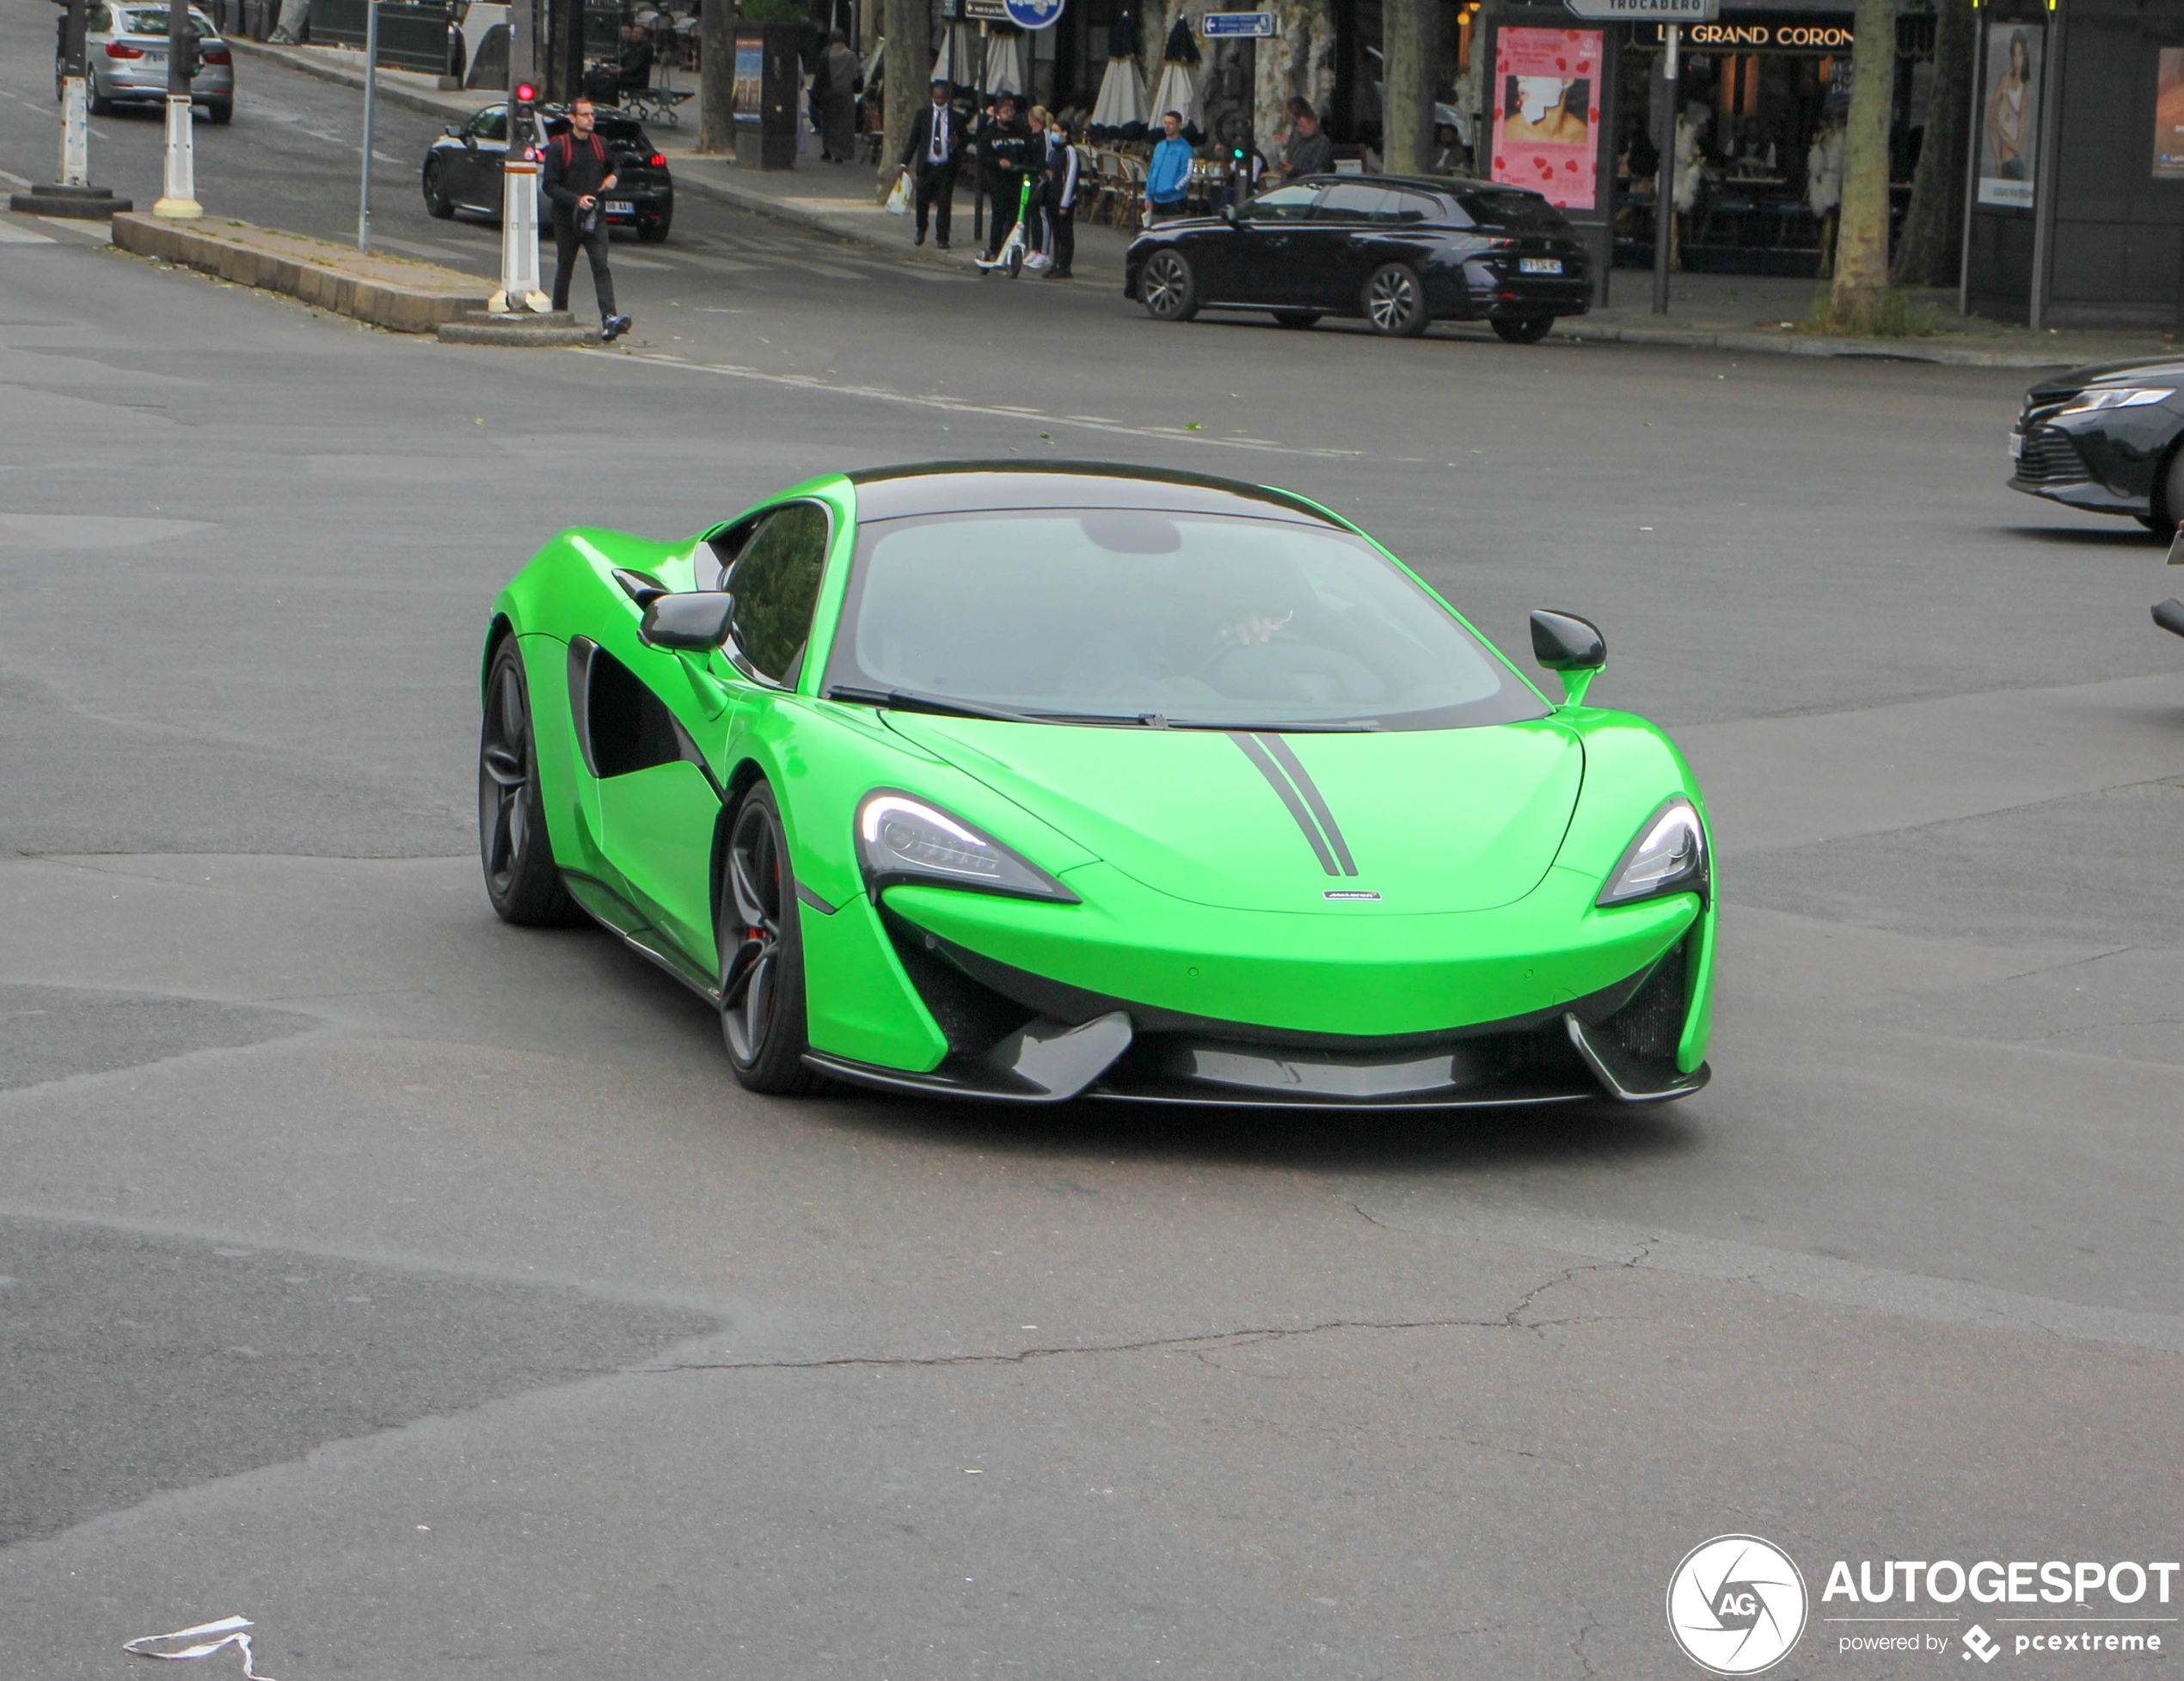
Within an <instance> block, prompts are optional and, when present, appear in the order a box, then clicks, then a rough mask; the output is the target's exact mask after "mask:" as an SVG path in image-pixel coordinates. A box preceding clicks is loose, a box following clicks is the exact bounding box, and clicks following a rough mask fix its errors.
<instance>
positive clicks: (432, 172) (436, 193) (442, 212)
mask: <svg viewBox="0 0 2184 1681" xmlns="http://www.w3.org/2000/svg"><path fill="white" fill-rule="evenodd" d="M425 212H426V215H428V216H436V217H438V218H439V219H440V220H441V221H443V222H445V221H446V220H447V219H448V218H450V217H451V216H452V215H454V214H455V200H454V199H451V198H449V197H448V195H447V167H446V166H445V164H443V163H441V162H440V161H439V159H438V158H437V157H433V158H427V159H426V162H425Z"/></svg>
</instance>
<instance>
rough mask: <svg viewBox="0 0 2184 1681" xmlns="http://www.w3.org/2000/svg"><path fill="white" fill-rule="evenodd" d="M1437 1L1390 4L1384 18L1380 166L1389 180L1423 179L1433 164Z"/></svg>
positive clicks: (1410, 0)
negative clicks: (1397, 177) (1398, 177)
mask: <svg viewBox="0 0 2184 1681" xmlns="http://www.w3.org/2000/svg"><path fill="white" fill-rule="evenodd" d="M1439 10H1440V7H1439V4H1438V3H1437V0H1386V3H1385V4H1384V5H1383V7H1382V9H1381V13H1380V20H1381V22H1380V28H1381V52H1382V58H1381V67H1382V69H1383V71H1385V72H1386V74H1387V78H1388V79H1387V82H1386V83H1385V84H1384V86H1385V89H1386V94H1385V96H1384V97H1383V100H1382V101H1381V134H1380V165H1381V168H1383V169H1385V170H1386V171H1387V172H1388V173H1389V174H1390V175H1420V174H1422V173H1424V171H1425V169H1426V165H1427V163H1430V162H1431V161H1432V156H1433V154H1432V138H1433V122H1432V117H1433V75H1434V71H1435V69H1436V68H1437V66H1436V65H1435V64H1434V61H1433V56H1434V55H1433V47H1434V36H1435V33H1436V32H1435V28H1434V26H1435V24H1436V23H1437V22H1438V21H1439Z"/></svg>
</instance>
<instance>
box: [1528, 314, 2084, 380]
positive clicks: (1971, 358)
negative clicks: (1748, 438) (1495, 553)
mask: <svg viewBox="0 0 2184 1681" xmlns="http://www.w3.org/2000/svg"><path fill="white" fill-rule="evenodd" d="M1555 337H1556V338H1558V339H1568V340H1571V341H1572V342H1574V343H1583V342H1590V343H1594V344H1631V345H1660V346H1664V347H1670V348H1673V349H1678V350H1733V351H1739V352H1741V353H1745V354H1747V355H1760V356H1816V357H1825V358H1834V359H1864V360H1866V361H1869V362H1923V363H1926V364H1928V365H1941V366H1943V367H1954V368H2074V367H2077V366H2078V365H2081V364H2082V363H2083V362H2084V361H2086V360H2087V359H2088V358H2087V355H2086V354H2085V353H2071V351H2070V350H2068V349H2064V348H2060V347H2058V349H2056V350H2054V351H2034V350H1975V349H1972V347H1969V346H1966V345H1929V344H1927V343H1926V342H1925V341H1924V340H1920V339H1797V338H1788V337H1777V336H1776V335H1775V334H1769V333H1749V332H1741V333H1740V332H1709V331H1707V330H1706V329H1705V328H1690V329H1684V328H1674V327H1617V326H1614V325H1611V324H1609V323H1605V322H1602V323H1595V324H1585V318H1584V317H1583V316H1580V317H1578V319H1577V320H1576V321H1575V322H1556V323H1555Z"/></svg>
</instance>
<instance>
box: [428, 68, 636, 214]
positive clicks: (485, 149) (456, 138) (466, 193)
mask: <svg viewBox="0 0 2184 1681" xmlns="http://www.w3.org/2000/svg"><path fill="white" fill-rule="evenodd" d="M542 114H543V116H544V117H545V119H546V132H547V134H548V135H549V137H551V136H553V135H555V134H562V133H566V132H567V131H568V119H567V117H566V116H564V115H563V114H562V113H561V111H560V109H559V108H558V107H554V106H550V105H549V106H548V107H545V110H544V111H543V113H542ZM598 136H599V138H600V139H601V140H602V141H603V142H604V144H605V145H606V148H607V156H608V160H609V163H610V165H611V167H612V168H613V170H614V173H615V175H616V177H617V180H616V182H615V187H614V191H613V192H612V193H609V194H608V195H607V199H606V207H607V225H608V226H609V227H614V228H634V229H635V230H636V232H637V237H638V238H640V239H641V240H645V241H647V242H652V243H657V242H659V241H660V240H663V239H665V238H666V237H667V230H668V229H669V228H670V227H672V225H673V224H674V221H675V182H674V178H673V177H672V176H671V175H669V174H668V172H667V160H666V158H665V157H663V156H660V155H659V151H658V150H657V149H655V148H654V146H653V143H652V140H651V138H649V137H648V136H647V134H646V133H645V129H644V125H643V124H641V123H640V122H638V121H637V120H635V118H631V117H617V116H613V115H610V114H609V113H607V112H604V111H602V112H600V113H598ZM507 154H508V107H507V104H506V101H502V102H501V103H500V104H498V105H488V106H487V107H485V109H484V110H482V111H481V112H479V113H477V115H476V116H475V117H473V118H471V119H470V120H469V121H468V122H466V123H451V124H450V125H449V126H448V128H447V131H446V132H445V133H444V134H442V135H441V136H440V137H439V138H438V139H437V140H435V141H433V144H432V146H431V148H430V150H427V151H426V154H425V173H424V181H423V185H424V189H425V208H426V210H428V211H430V212H432V213H433V215H434V216H438V217H443V218H445V217H450V216H452V215H454V214H455V213H456V212H457V211H463V212H469V213H470V214H472V215H476V216H489V217H491V218H493V219H494V221H496V222H497V221H499V220H500V191H501V188H500V182H501V165H502V163H504V162H505V161H506V157H507ZM540 213H541V216H542V218H543V215H544V213H545V212H544V206H541V208H540Z"/></svg>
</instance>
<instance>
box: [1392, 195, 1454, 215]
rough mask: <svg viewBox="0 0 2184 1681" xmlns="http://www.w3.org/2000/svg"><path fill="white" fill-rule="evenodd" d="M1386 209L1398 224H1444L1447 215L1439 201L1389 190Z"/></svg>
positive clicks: (1424, 196)
mask: <svg viewBox="0 0 2184 1681" xmlns="http://www.w3.org/2000/svg"><path fill="white" fill-rule="evenodd" d="M1388 208H1389V210H1390V212H1391V213H1392V215H1393V218H1394V219H1395V220H1396V221H1398V222H1445V221H1447V220H1448V219H1449V213H1448V211H1447V209H1446V207H1445V206H1443V205H1442V203H1441V201H1440V200H1439V199H1436V198H1432V197H1430V196H1429V195H1427V194H1426V193H1405V192H1402V191H1401V190H1400V189H1397V188H1392V187H1391V188H1390V190H1389V193H1388Z"/></svg>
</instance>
